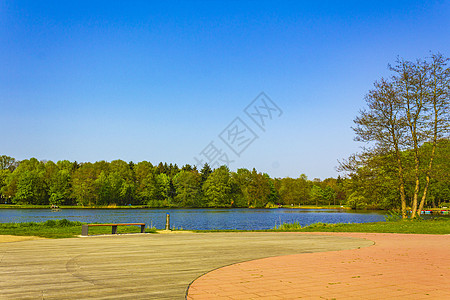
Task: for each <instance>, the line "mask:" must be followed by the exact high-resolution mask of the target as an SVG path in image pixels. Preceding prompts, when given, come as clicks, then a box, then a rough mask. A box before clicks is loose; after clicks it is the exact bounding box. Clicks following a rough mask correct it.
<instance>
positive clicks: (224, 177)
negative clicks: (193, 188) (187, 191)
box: [202, 166, 232, 207]
mask: <svg viewBox="0 0 450 300" xmlns="http://www.w3.org/2000/svg"><path fill="white" fill-rule="evenodd" d="M202 190H203V195H204V197H205V198H206V199H207V201H208V206H211V207H223V206H231V205H232V203H231V193H230V192H231V187H230V171H229V169H228V167H226V166H221V167H220V168H217V169H215V170H214V171H213V172H212V173H211V174H210V175H209V176H208V178H207V179H206V181H205V182H204V183H203V186H202Z"/></svg>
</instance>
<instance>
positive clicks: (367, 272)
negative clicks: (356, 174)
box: [187, 233, 450, 300]
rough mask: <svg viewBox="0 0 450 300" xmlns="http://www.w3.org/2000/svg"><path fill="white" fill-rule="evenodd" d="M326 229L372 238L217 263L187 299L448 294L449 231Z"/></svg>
mask: <svg viewBox="0 0 450 300" xmlns="http://www.w3.org/2000/svg"><path fill="white" fill-rule="evenodd" d="M305 234H317V233H305ZM326 235H333V236H343V237H357V238H365V239H368V240H371V241H374V242H375V244H374V245H373V246H371V247H364V248H360V249H353V250H342V251H332V252H322V253H304V254H293V255H286V256H278V257H270V258H264V259H258V260H253V261H248V262H243V263H237V264H234V265H231V266H227V267H223V268H220V269H217V270H214V271H211V272H209V273H207V274H205V275H203V276H201V277H199V278H198V279H197V280H195V281H194V282H193V283H192V284H191V286H190V288H189V290H188V294H187V299H190V300H200V299H450V235H416V234H389V233H387V234H384V233H326Z"/></svg>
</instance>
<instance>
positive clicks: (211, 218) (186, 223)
mask: <svg viewBox="0 0 450 300" xmlns="http://www.w3.org/2000/svg"><path fill="white" fill-rule="evenodd" d="M166 213H169V214H170V221H171V222H170V223H171V225H170V227H171V228H173V227H175V228H183V229H186V230H202V229H204V230H209V229H240V230H261V229H271V228H273V227H274V226H275V224H277V225H280V223H293V222H299V223H300V224H301V225H302V226H305V225H309V224H312V223H317V222H323V223H367V222H379V221H384V212H380V211H349V210H340V209H284V208H279V209H248V208H243V209H208V208H202V209H62V210H60V211H55V212H53V211H52V210H51V209H0V222H1V223H14V222H16V223H22V222H43V221H46V220H56V219H68V220H70V221H80V222H86V223H95V222H98V223H132V222H144V223H146V224H148V225H149V226H150V225H153V226H154V227H156V228H158V229H163V228H164V226H165V222H166Z"/></svg>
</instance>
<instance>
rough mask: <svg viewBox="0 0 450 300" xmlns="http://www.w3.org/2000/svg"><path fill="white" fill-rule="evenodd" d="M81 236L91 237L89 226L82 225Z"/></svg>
mask: <svg viewBox="0 0 450 300" xmlns="http://www.w3.org/2000/svg"><path fill="white" fill-rule="evenodd" d="M81 235H83V236H87V235H89V226H88V225H81Z"/></svg>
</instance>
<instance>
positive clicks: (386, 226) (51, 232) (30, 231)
mask: <svg viewBox="0 0 450 300" xmlns="http://www.w3.org/2000/svg"><path fill="white" fill-rule="evenodd" d="M81 225H83V223H81V222H71V221H68V220H66V219H62V220H56V221H54V220H49V221H46V222H42V223H35V222H28V223H0V235H21V236H39V237H44V238H70V237H76V236H79V235H81ZM230 231H232V232H239V231H244V230H196V231H195V232H230ZM256 231H258V230H256ZM259 231H274V232H380V233H416V234H450V218H448V217H445V218H436V219H431V220H416V221H411V220H406V221H391V222H376V223H348V224H343V223H339V224H327V223H315V224H311V225H309V226H305V227H301V226H300V224H298V223H293V224H286V223H284V224H282V225H281V226H277V228H274V229H270V230H259ZM138 232H140V227H139V226H119V227H118V229H117V233H138ZM146 232H149V233H155V232H156V229H154V228H152V229H149V228H147V229H146ZM98 234H111V227H110V226H104V227H103V226H99V227H91V228H89V235H98Z"/></svg>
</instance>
